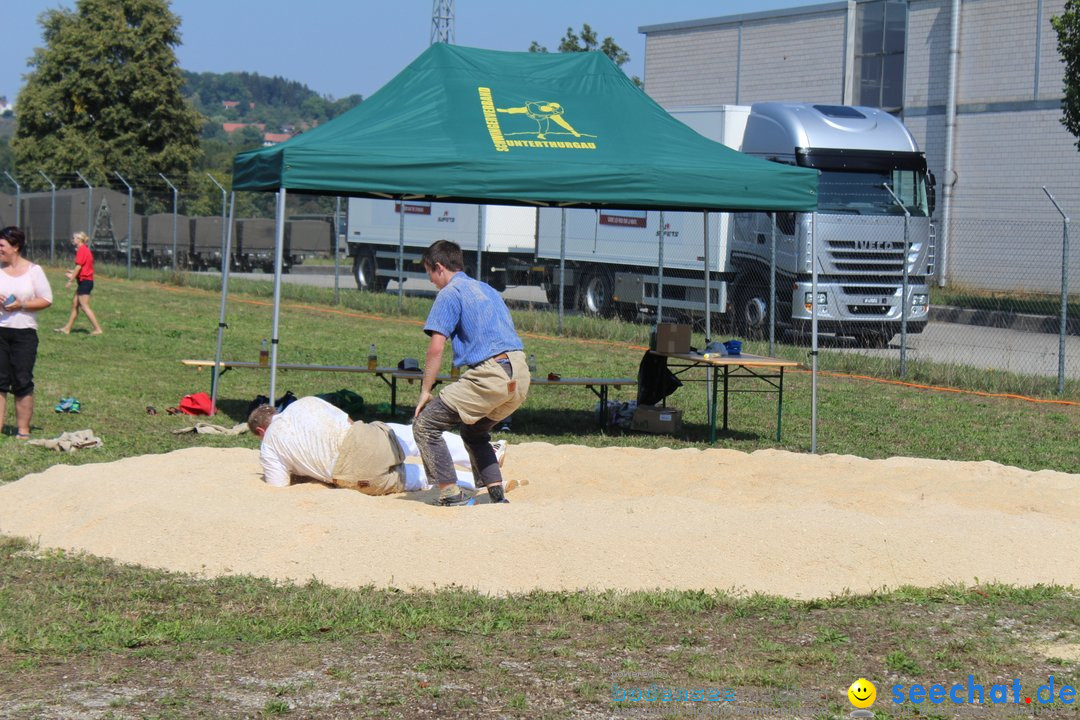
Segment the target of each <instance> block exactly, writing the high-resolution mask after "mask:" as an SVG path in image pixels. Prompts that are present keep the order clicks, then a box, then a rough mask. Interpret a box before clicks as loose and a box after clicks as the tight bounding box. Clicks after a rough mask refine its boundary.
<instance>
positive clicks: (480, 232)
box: [476, 205, 484, 282]
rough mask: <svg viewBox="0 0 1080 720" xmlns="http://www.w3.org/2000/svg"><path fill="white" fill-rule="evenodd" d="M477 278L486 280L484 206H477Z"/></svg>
mask: <svg viewBox="0 0 1080 720" xmlns="http://www.w3.org/2000/svg"><path fill="white" fill-rule="evenodd" d="M476 279H477V280H480V281H481V282H483V280H484V206H483V205H477V206H476Z"/></svg>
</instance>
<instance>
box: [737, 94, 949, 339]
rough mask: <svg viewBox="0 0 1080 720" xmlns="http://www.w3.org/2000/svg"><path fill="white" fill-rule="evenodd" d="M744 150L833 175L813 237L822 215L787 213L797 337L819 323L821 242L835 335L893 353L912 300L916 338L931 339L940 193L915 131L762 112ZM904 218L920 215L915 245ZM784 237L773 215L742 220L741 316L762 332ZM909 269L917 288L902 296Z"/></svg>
mask: <svg viewBox="0 0 1080 720" xmlns="http://www.w3.org/2000/svg"><path fill="white" fill-rule="evenodd" d="M741 149H742V151H743V152H745V153H747V154H750V155H755V156H757V157H761V158H764V159H767V160H771V161H773V162H781V163H789V164H792V165H800V166H803V167H811V168H817V169H818V170H820V171H821V180H820V187H819V198H818V212H817V214H816V218H815V220H814V222H813V225H814V227H813V228H812V227H811V225H812V222H811V218H812V215H811V214H810V213H777V214H776V218H775V228H776V229H775V233H776V240H777V250H776V257H777V260H776V263H777V273H778V281H777V285H776V286H777V297H776V300H775V302H776V307H777V310H778V312H777V318H778V319H780V320H783V319H784V318H786V317H790V321H791V324H792V325H793V326H794V327H796V328H802V327H805V326H806V325H808V324H809V321H810V314H811V313H810V311H811V291H810V273H811V269H812V268H811V265H810V262H811V250H812V247H811V242H814V241H816V243H817V259H818V274H819V277H818V297H817V302H818V308H817V313H818V322H819V326H820V327H821V329H822V330H823V331H825V332H835V333H837V334H842V335H852V336H854V337H856V338H857V339H859V340H860V341H862V342H863V343H864V344H867V345H884V344H886V343H888V342H889V340H890V339H891V338H892V336H893V335H894V334H895V333H896V332H898V331H899V329H900V322H901V317H902V307H903V304H905V303H906V304H907V311H908V312H907V322H908V331H909V332H919V331H921V330H922V328H923V327H924V326H925V324H926V320H927V313H928V310H929V289H928V286H927V278H928V277H929V276H930V275H931V274H932V273H933V263H934V247H933V229H932V225H931V222H930V215H931V213H932V211H933V190H932V180H931V178H932V176H930V175H929V174H928V173H927V169H926V158H925V156H924V155H923V153H922V152H920V151H919V148H918V146H917V144H916V143H915V140H914V138H913V137H912V136H911V133H910V132H908V130H907V128H906V127H904V125H903V124H902V123H901V122H900V121H899V120H897V119H896V118H895V117H893V116H892V115H889V114H888V113H886V112H884V111H882V110H879V109H876V108H869V107H853V106H840V105H822V104H810V103H782V102H768V103H756V104H754V105H753V106H752V108H751V112H750V115H749V117H748V119H747V123H746V131H745V133H744V135H743V139H742V148H741ZM886 186H888V188H889V189H891V190H892V192H893V193H895V194H896V195H897V196H898V197H899V198H900V200H901V202H902V203H903V208H902V207H901V206H900V205H899V204H898V203H897V202H896V200H895V199H894V198H893V196H892V195H891V194H890V192H889V190H887V189H886ZM904 209H906V210H907V213H908V214H909V218H908V227H907V245H906V247H905V240H904V236H905V232H904V217H905V212H904ZM773 232H774V230H773V216H772V214H768V213H737V214H736V215H735V216H734V218H733V229H732V238H731V260H732V264H733V266H734V267H735V269H736V271H737V278H736V281H735V283H734V292H733V306H734V307H733V309H734V312H736V313H737V314H738V315H737V317H738V318H739V319H740V320H741V321H742V322H743V323H744V324H746V325H748V326H751V327H752V326H753V324H754V323H755V322H761V321H762V320H764V321H765V322H767V318H768V315H767V308H768V268H769V257H770V247H771V238H772V233H773ZM905 262H906V263H907V272H908V291H907V297H906V298H901V294H902V284H903V283H902V279H903V273H904V263H905ZM788 308H790V309H791V310H790V313H789V312H786V310H787V309H788ZM763 313H764V317H762V314H763Z"/></svg>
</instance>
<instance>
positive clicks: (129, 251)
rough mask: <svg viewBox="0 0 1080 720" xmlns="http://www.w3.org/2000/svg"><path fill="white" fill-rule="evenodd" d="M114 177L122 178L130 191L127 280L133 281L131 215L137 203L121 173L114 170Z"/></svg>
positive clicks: (121, 180)
mask: <svg viewBox="0 0 1080 720" xmlns="http://www.w3.org/2000/svg"><path fill="white" fill-rule="evenodd" d="M113 175H115V176H116V177H118V178H120V182H122V183H124V187H126V188H127V191H128V217H127V226H128V231H127V279H128V280H130V279H131V231H132V228H131V221H132V217H131V215H132V209H131V205H132V203H133V202H135V198H134V197H133V196H132V193H131V186H130V185H128V181H127V180H125V179H124V176H123V175H121V174H120V173H118V172H117V171H116V170H113Z"/></svg>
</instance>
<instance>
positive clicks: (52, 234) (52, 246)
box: [38, 170, 56, 260]
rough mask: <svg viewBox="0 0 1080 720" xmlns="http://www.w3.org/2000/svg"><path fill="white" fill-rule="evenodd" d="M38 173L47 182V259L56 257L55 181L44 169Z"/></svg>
mask: <svg viewBox="0 0 1080 720" xmlns="http://www.w3.org/2000/svg"><path fill="white" fill-rule="evenodd" d="M38 174H39V175H41V177H43V178H45V182H47V183H49V188H50V194H49V260H55V259H56V183H54V182H53V181H52V180H50V179H49V176H48V175H46V174H45V171H44V170H38Z"/></svg>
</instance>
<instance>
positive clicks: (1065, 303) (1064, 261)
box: [1043, 185, 1069, 395]
mask: <svg viewBox="0 0 1080 720" xmlns="http://www.w3.org/2000/svg"><path fill="white" fill-rule="evenodd" d="M1043 192H1044V193H1046V197H1048V198H1050V202H1052V203H1054V208H1055V209H1057V211H1058V212H1059V213H1061V318H1060V320H1059V321H1058V386H1057V391H1058V395H1063V394H1064V393H1065V329H1066V325H1067V324H1068V321H1069V216H1068V215H1066V214H1065V212H1064V211H1063V210H1062V209H1061V206H1060V205H1058V204H1057V200H1055V199H1054V196H1053V195H1051V194H1050V191H1049V190H1047V189H1046V186H1045V185H1043Z"/></svg>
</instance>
